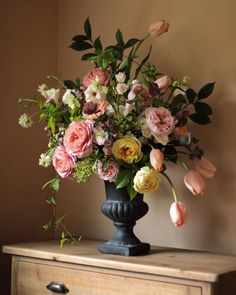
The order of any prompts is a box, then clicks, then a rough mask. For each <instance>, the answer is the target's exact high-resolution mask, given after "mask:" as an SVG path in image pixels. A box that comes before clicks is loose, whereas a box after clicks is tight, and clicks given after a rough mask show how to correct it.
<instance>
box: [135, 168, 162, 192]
mask: <svg viewBox="0 0 236 295" xmlns="http://www.w3.org/2000/svg"><path fill="white" fill-rule="evenodd" d="M159 184H160V178H159V176H158V173H157V172H156V171H155V170H154V169H151V168H149V167H148V166H145V167H142V168H141V169H140V170H139V171H138V172H137V173H136V175H135V177H134V189H135V190H136V191H137V192H138V193H140V194H144V193H150V192H154V191H155V190H156V189H158V188H159Z"/></svg>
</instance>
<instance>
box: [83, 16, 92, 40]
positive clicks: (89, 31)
mask: <svg viewBox="0 0 236 295" xmlns="http://www.w3.org/2000/svg"><path fill="white" fill-rule="evenodd" d="M84 32H85V34H86V36H87V37H88V38H89V39H91V37H92V29H91V24H90V21H89V17H88V18H87V19H86V21H85V23H84Z"/></svg>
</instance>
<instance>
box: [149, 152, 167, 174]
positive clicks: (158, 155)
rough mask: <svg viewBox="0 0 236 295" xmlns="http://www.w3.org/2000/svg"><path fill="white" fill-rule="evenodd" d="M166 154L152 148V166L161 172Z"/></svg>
mask: <svg viewBox="0 0 236 295" xmlns="http://www.w3.org/2000/svg"><path fill="white" fill-rule="evenodd" d="M163 162H164V154H163V152H162V151H160V150H159V149H152V150H151V152H150V163H151V165H152V167H153V168H154V169H155V170H156V171H158V172H161V171H162V170H163V168H164V167H163Z"/></svg>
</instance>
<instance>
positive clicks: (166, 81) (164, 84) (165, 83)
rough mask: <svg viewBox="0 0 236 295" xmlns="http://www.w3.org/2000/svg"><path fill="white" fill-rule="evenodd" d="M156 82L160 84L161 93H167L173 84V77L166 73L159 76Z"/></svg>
mask: <svg viewBox="0 0 236 295" xmlns="http://www.w3.org/2000/svg"><path fill="white" fill-rule="evenodd" d="M154 83H155V84H157V85H158V87H159V90H160V92H161V93H165V92H166V90H167V89H168V87H169V86H170V84H171V78H170V77H169V76H167V75H164V76H162V77H160V78H158V79H157V80H156V81H155V82H154Z"/></svg>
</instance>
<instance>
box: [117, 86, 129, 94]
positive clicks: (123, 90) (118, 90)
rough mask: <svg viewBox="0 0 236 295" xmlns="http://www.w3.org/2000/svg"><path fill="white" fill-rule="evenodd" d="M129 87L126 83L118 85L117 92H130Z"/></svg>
mask: <svg viewBox="0 0 236 295" xmlns="http://www.w3.org/2000/svg"><path fill="white" fill-rule="evenodd" d="M128 88H129V86H128V85H127V84H125V83H118V84H117V86H116V91H117V93H118V94H124V93H125V92H126V91H127V90H128Z"/></svg>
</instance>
